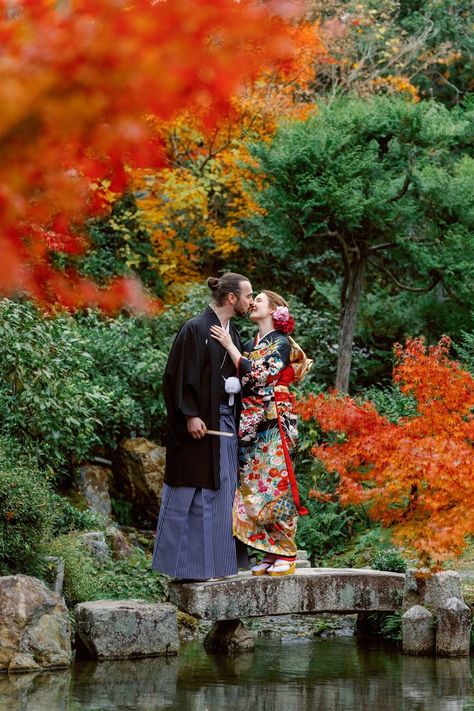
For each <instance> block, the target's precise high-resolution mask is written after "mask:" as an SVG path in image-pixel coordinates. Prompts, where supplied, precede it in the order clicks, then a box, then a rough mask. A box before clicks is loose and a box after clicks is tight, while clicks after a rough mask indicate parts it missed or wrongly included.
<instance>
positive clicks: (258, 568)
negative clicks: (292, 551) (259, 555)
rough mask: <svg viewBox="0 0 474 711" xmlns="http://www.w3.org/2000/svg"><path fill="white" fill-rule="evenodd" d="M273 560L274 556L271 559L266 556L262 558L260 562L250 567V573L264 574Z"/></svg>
mask: <svg viewBox="0 0 474 711" xmlns="http://www.w3.org/2000/svg"><path fill="white" fill-rule="evenodd" d="M274 562H275V558H272V559H271V560H270V559H268V558H264V559H263V560H262V561H260V563H257V565H254V566H253V568H252V575H266V573H267V570H268V569H269V568H270V567H271V566H272V565H273V563H274Z"/></svg>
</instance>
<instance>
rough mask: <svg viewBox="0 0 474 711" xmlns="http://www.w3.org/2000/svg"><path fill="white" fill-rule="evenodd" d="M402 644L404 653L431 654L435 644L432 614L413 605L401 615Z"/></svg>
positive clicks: (419, 606)
mask: <svg viewBox="0 0 474 711" xmlns="http://www.w3.org/2000/svg"><path fill="white" fill-rule="evenodd" d="M402 644H403V651H404V652H405V654H432V653H433V650H434V646H435V619H434V617H433V614H432V613H431V612H430V611H429V610H427V609H426V607H422V606H421V605H414V606H413V607H410V609H409V610H407V611H406V612H405V614H404V615H403V616H402Z"/></svg>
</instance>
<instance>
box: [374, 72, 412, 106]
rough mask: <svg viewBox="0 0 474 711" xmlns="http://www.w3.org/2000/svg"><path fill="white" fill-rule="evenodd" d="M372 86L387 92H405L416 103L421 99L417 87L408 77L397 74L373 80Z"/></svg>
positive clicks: (376, 89)
mask: <svg viewBox="0 0 474 711" xmlns="http://www.w3.org/2000/svg"><path fill="white" fill-rule="evenodd" d="M372 87H373V90H374V91H376V92H378V91H380V90H382V91H384V92H386V93H387V94H405V95H406V96H407V97H409V98H410V99H411V100H412V101H414V102H415V103H416V102H418V101H419V100H420V97H419V95H418V90H417V88H416V87H415V86H414V85H413V84H412V83H411V82H410V80H409V79H408V78H407V77H403V76H396V75H389V76H386V77H379V78H377V79H374V80H373V81H372Z"/></svg>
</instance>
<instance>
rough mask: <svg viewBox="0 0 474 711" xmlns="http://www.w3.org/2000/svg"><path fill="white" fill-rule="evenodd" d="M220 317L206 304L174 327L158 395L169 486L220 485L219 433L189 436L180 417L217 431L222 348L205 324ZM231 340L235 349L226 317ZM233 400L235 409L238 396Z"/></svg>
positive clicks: (236, 339)
mask: <svg viewBox="0 0 474 711" xmlns="http://www.w3.org/2000/svg"><path fill="white" fill-rule="evenodd" d="M214 325H216V326H220V325H221V324H220V321H219V319H218V317H217V315H216V313H215V312H214V311H213V309H212V308H211V307H210V306H208V307H207V308H206V310H205V311H204V312H203V313H202V314H199V315H198V316H195V317H194V318H192V319H191V320H190V321H188V322H187V323H185V324H184V326H182V328H181V329H180V331H179V332H178V334H177V336H176V338H175V341H174V343H173V346H172V348H171V352H170V355H169V358H168V363H167V365H166V369H165V373H164V378H163V395H164V399H165V404H166V409H167V411H168V436H167V449H166V471H165V482H166V483H167V484H168V485H169V486H193V487H204V488H207V489H218V488H219V484H220V475H219V470H220V455H219V452H220V438H219V437H215V436H209V435H206V436H205V437H203V438H202V439H193V438H192V437H191V435H190V434H189V433H188V431H187V427H186V417H200V418H201V419H202V420H203V421H204V423H205V424H206V427H207V428H208V429H210V430H219V429H220V426H219V419H220V416H219V405H220V400H221V392H222V382H223V381H222V378H221V370H222V362H223V356H224V354H225V351H224V350H223V349H222V348H221V347H220V345H219V344H218V343H217V341H215V340H214V338H211V336H210V332H209V329H210V328H211V326H214ZM229 333H230V335H231V338H232V341H233V342H234V343H235V345H236V346H237V348H239V350H241V342H240V337H239V334H238V331H237V330H236V329H235V328H234V326H233V325H232V322H230V325H229ZM236 400H237V403H236V404H237V408H239V405H240V399H238V398H236Z"/></svg>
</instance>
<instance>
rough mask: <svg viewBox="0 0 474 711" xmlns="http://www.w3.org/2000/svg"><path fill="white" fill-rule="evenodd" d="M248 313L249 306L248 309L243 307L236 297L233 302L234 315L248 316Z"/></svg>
mask: <svg viewBox="0 0 474 711" xmlns="http://www.w3.org/2000/svg"><path fill="white" fill-rule="evenodd" d="M249 313H250V307H249V308H248V309H244V307H243V306H242V303H241V301H240V299H237V301H236V302H235V304H234V314H235V315H236V316H240V318H245V316H248V315H249Z"/></svg>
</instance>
